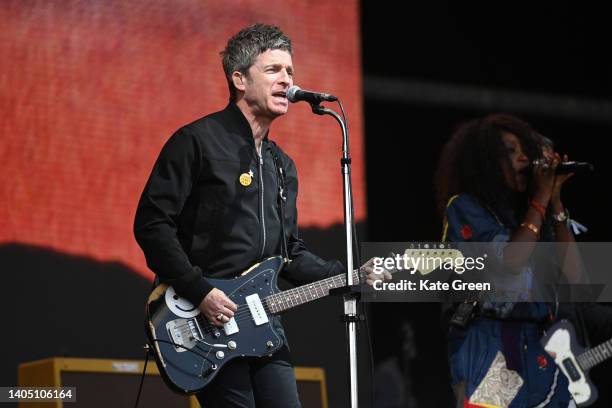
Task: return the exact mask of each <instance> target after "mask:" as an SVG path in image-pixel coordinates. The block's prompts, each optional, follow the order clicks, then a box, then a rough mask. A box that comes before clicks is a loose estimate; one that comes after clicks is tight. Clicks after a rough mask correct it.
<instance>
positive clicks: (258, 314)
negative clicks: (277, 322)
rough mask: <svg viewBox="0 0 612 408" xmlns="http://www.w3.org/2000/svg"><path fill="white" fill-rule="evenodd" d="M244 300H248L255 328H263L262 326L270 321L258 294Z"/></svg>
mask: <svg viewBox="0 0 612 408" xmlns="http://www.w3.org/2000/svg"><path fill="white" fill-rule="evenodd" d="M244 300H246V302H247V305H248V306H249V310H250V311H251V316H252V317H253V321H254V322H255V326H261V325H262V324H265V323H268V322H269V321H270V320H269V319H268V314H267V313H266V310H265V309H264V307H263V304H262V303H261V299H260V298H259V295H258V294H257V293H254V294H252V295H249V296H247V297H245V298H244Z"/></svg>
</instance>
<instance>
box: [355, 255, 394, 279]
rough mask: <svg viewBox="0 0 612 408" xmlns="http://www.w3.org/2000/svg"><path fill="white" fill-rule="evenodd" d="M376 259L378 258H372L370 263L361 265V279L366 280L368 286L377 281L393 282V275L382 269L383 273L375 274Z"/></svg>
mask: <svg viewBox="0 0 612 408" xmlns="http://www.w3.org/2000/svg"><path fill="white" fill-rule="evenodd" d="M374 259H376V258H375V257H374V258H371V259H370V260H369V261H368V262H366V263H364V264H363V265H361V268H359V272H360V274H359V275H360V277H363V278H365V283H367V284H368V285H373V284H374V282H375V281H386V280H391V273H390V272H389V271H388V270H386V269H383V268H382V267H381V269H382V272H379V273H376V272H374Z"/></svg>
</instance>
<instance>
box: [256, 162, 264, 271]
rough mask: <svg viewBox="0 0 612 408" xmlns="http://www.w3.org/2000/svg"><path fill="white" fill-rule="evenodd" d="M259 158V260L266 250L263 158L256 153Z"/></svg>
mask: <svg viewBox="0 0 612 408" xmlns="http://www.w3.org/2000/svg"><path fill="white" fill-rule="evenodd" d="M257 155H258V156H259V160H258V162H259V163H258V164H259V186H260V188H259V190H260V191H259V192H260V194H261V213H260V214H261V230H262V233H263V240H262V243H261V251H260V253H259V259H261V258H263V254H264V250H265V248H266V219H265V216H264V182H263V156H262V154H261V153H260V152H257Z"/></svg>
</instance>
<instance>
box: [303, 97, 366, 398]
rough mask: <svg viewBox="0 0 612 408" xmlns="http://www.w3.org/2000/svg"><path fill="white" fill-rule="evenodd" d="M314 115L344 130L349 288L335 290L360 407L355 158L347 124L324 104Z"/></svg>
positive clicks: (315, 106) (354, 394) (353, 392)
mask: <svg viewBox="0 0 612 408" xmlns="http://www.w3.org/2000/svg"><path fill="white" fill-rule="evenodd" d="M310 105H311V107H312V112H313V113H315V114H317V115H329V116H332V117H334V119H336V121H337V122H338V123H339V124H340V128H341V129H342V159H341V160H340V166H341V170H342V180H343V188H344V226H345V233H346V284H347V286H345V287H344V288H339V289H340V290H338V289H335V290H334V292H336V293H339V294H342V295H343V298H344V315H343V321H344V322H345V323H346V332H347V336H348V355H349V374H350V381H351V384H350V392H351V408H357V406H358V405H359V401H358V399H359V395H358V388H357V322H358V321H359V320H361V317H360V316H359V315H358V314H357V293H358V292H355V291H354V290H353V289H352V286H353V285H354V284H355V283H357V282H353V273H352V272H353V230H352V226H353V193H352V184H351V157H350V154H349V137H348V128H347V126H346V123H344V120H343V119H342V118H341V117H340V115H338V113H336V112H334V111H333V110H331V109H328V108H326V107H325V106H321V105H320V103H310Z"/></svg>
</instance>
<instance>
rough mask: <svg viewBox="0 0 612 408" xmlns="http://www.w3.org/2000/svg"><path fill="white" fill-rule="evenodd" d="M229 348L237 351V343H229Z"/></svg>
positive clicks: (232, 341)
mask: <svg viewBox="0 0 612 408" xmlns="http://www.w3.org/2000/svg"><path fill="white" fill-rule="evenodd" d="M227 348H228V349H230V350H236V342H235V341H234V340H230V341H228V342H227Z"/></svg>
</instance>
